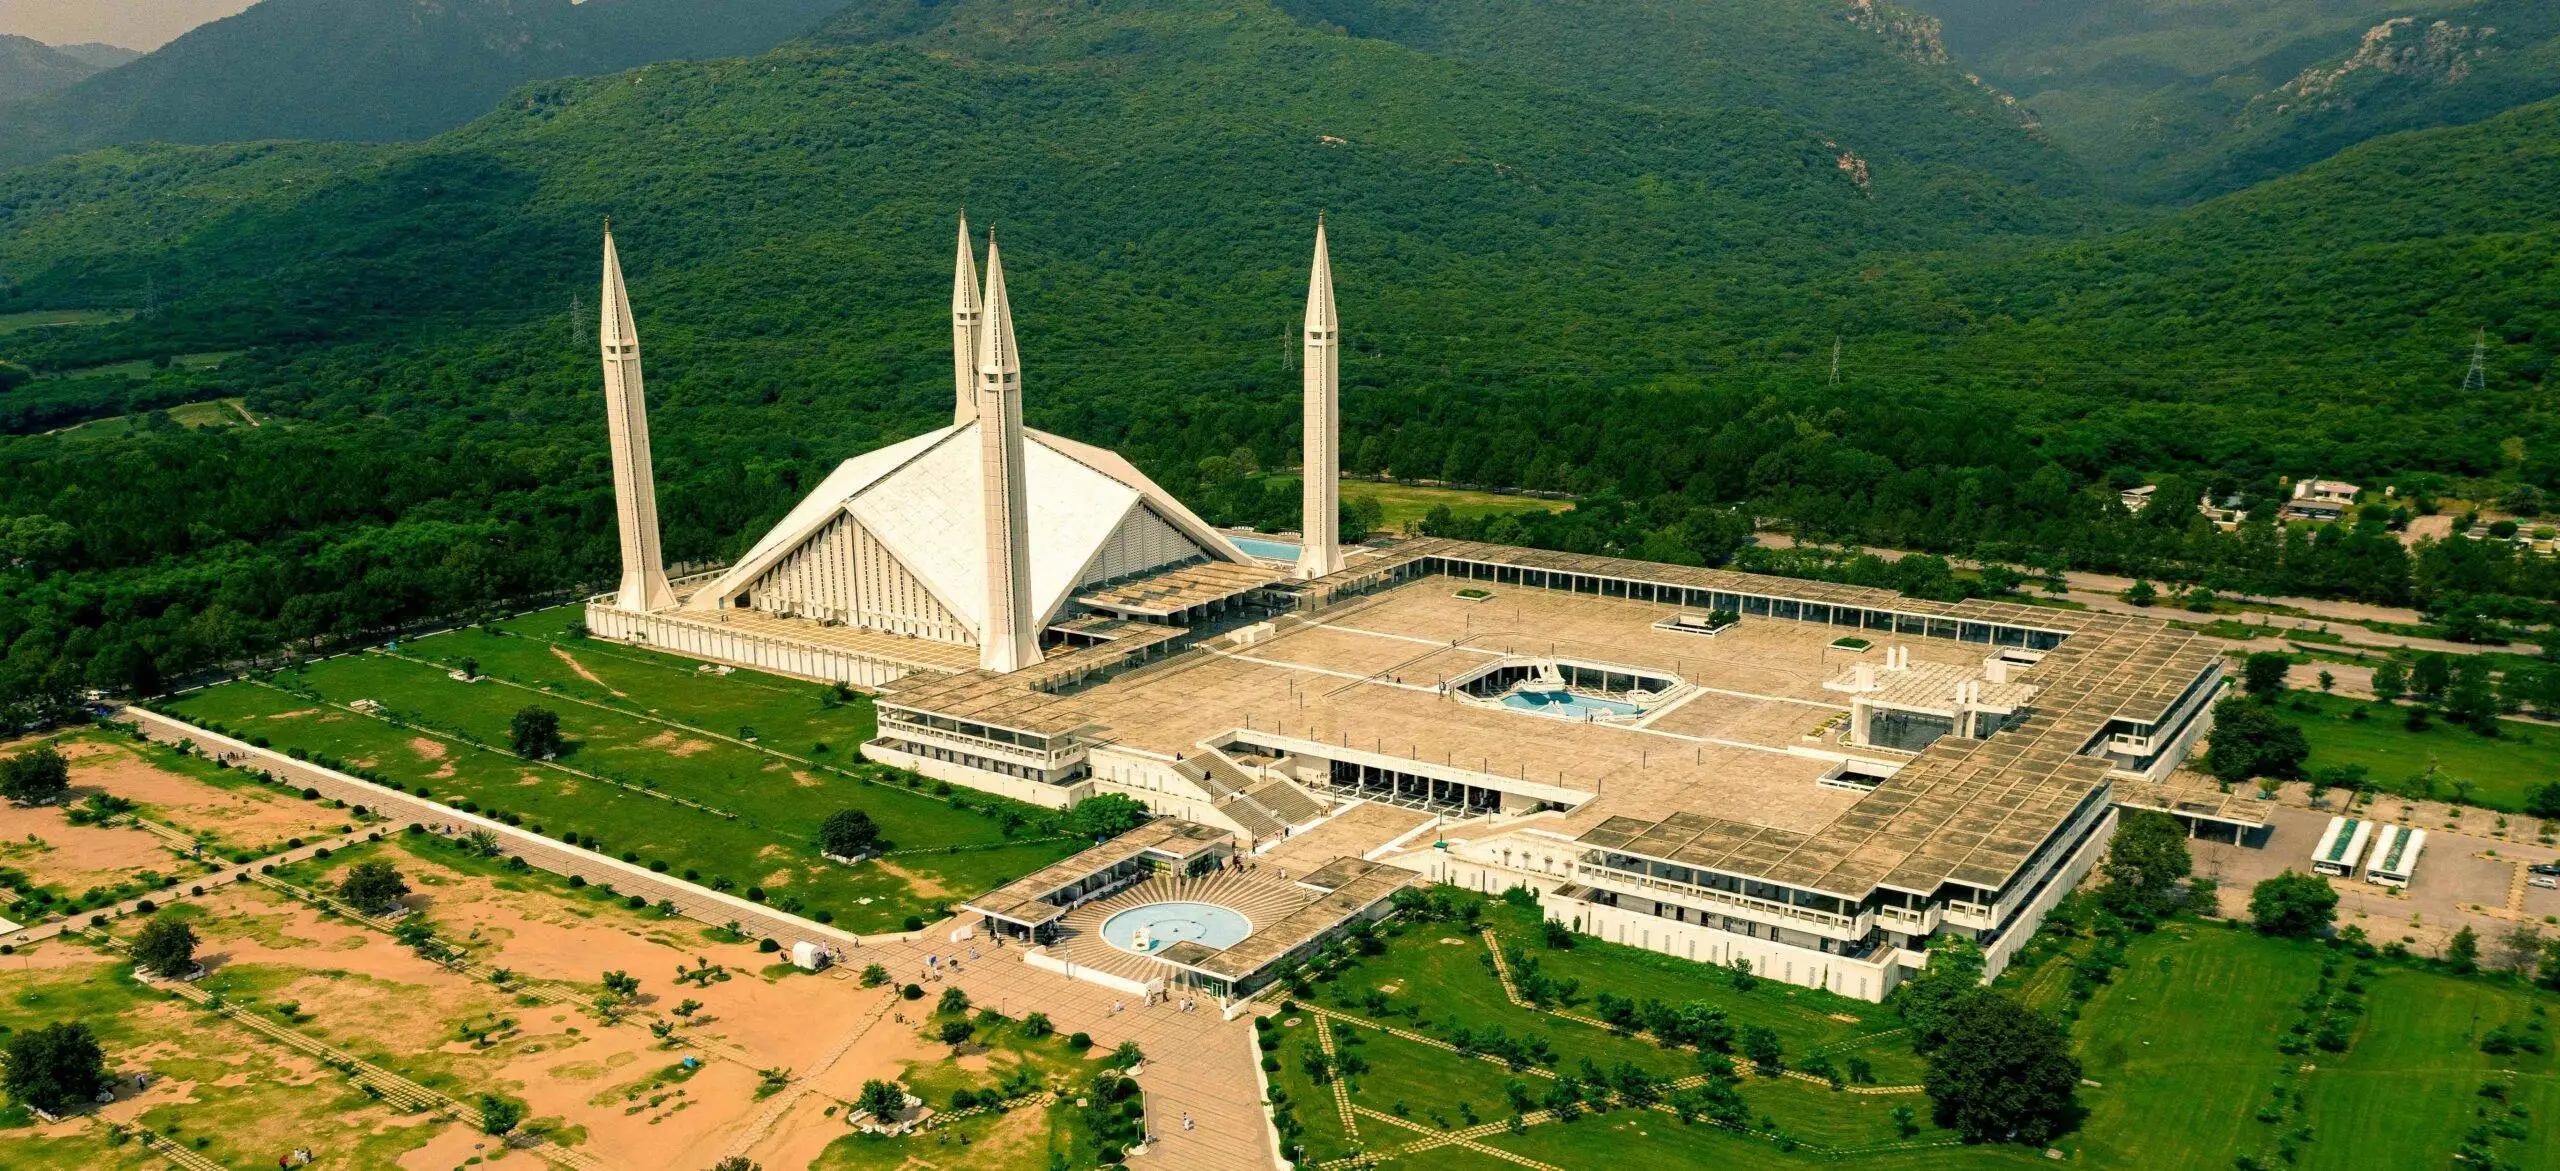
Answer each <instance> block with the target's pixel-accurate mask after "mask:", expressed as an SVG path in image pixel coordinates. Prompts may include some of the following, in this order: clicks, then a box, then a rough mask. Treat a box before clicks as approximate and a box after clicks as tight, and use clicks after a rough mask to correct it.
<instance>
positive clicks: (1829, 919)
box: [1573, 862, 1874, 934]
mask: <svg viewBox="0 0 2560 1171" xmlns="http://www.w3.org/2000/svg"><path fill="white" fill-rule="evenodd" d="M1573 870H1574V875H1575V876H1576V877H1578V878H1582V879H1585V880H1588V881H1594V882H1600V883H1612V882H1617V883H1628V884H1632V885H1636V886H1642V887H1649V888H1652V889H1655V890H1667V891H1670V892H1672V893H1673V894H1679V895H1686V896H1688V897H1691V898H1697V899H1704V900H1706V901H1708V902H1713V903H1720V904H1723V905H1726V906H1731V907H1738V908H1741V909H1745V910H1753V911H1759V912H1762V913H1764V914H1771V915H1783V916H1785V917H1787V918H1790V919H1802V920H1807V921H1810V922H1814V923H1821V924H1825V925H1828V926H1831V927H1836V928H1839V929H1841V930H1843V931H1848V932H1852V933H1857V934H1863V933H1864V928H1865V927H1871V926H1873V925H1874V924H1873V923H1865V924H1861V923H1860V922H1859V920H1860V919H1862V918H1865V916H1864V915H1842V914H1837V913H1835V912H1831V911H1816V910H1812V909H1809V908H1806V907H1799V906H1796V905H1795V904H1793V903H1781V902H1777V901H1775V900H1772V899H1762V898H1754V897H1752V896H1750V895H1746V894H1736V893H1733V892H1731V891H1722V890H1717V889H1715V888H1713V887H1705V886H1695V885H1692V884H1689V883H1686V882H1680V881H1676V880H1674V879H1669V878H1655V877H1654V876H1652V875H1649V874H1630V873H1628V872H1627V871H1624V870H1615V869H1611V868H1609V867H1606V866H1594V865H1592V864H1590V863H1588V862H1576V863H1574V867H1573Z"/></svg>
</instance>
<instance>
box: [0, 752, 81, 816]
mask: <svg viewBox="0 0 2560 1171" xmlns="http://www.w3.org/2000/svg"><path fill="white" fill-rule="evenodd" d="M70 791H71V762H70V761H68V760H65V759H63V756H62V753H61V752H60V751H58V750H56V749H55V748H54V746H53V745H51V744H38V745H36V746H35V747H33V748H30V749H28V750H26V751H25V752H21V753H18V754H16V755H14V756H11V757H8V758H7V759H5V760H0V797H6V798H8V799H9V800H11V801H14V802H16V803H18V804H20V805H41V804H45V803H47V802H51V801H59V800H61V799H62V795H63V794H64V793H67V792H70Z"/></svg>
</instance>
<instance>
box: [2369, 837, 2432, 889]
mask: <svg viewBox="0 0 2560 1171" xmlns="http://www.w3.org/2000/svg"><path fill="white" fill-rule="evenodd" d="M2426 848H2427V831H2425V830H2422V829H2419V828H2417V827H2415V826H2407V825H2386V826H2384V827H2382V833H2381V835H2380V836H2379V837H2376V838H2375V839H2374V843H2373V858H2372V860H2371V862H2370V863H2368V864H2367V865H2366V867H2365V871H2364V880H2365V881H2366V882H2370V883H2373V884H2375V885H2377V886H2400V887H2405V886H2407V885H2409V879H2410V878H2411V877H2412V876H2414V875H2415V874H2416V873H2417V870H2418V854H2419V852H2420V851H2422V850H2424V849H2426Z"/></svg>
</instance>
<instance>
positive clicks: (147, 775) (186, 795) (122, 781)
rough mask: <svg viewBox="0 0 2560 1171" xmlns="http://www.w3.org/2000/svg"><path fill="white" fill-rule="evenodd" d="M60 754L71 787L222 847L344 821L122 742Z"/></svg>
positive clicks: (79, 745)
mask: <svg viewBox="0 0 2560 1171" xmlns="http://www.w3.org/2000/svg"><path fill="white" fill-rule="evenodd" d="M63 755H65V756H68V757H70V758H71V785H72V788H73V789H74V790H82V791H85V790H91V789H98V790H104V791H105V792H107V793H110V794H113V795H115V796H118V797H122V798H125V799H126V800H128V801H134V802H138V803H140V804H141V805H142V806H143V812H144V813H145V814H147V815H148V816H150V817H152V818H153V819H155V820H159V821H165V822H168V823H169V824H171V825H174V826H177V827H178V828H180V829H183V830H187V831H189V832H197V831H210V832H211V833H212V834H213V835H214V837H215V840H216V842H217V843H219V844H220V845H221V846H223V847H225V848H235V849H236V848H245V847H252V846H263V845H268V844H272V843H276V842H281V841H284V840H285V839H287V838H297V837H298V838H316V837H323V836H326V835H328V834H330V833H332V832H335V830H336V828H337V827H338V826H339V825H341V824H344V823H345V820H346V819H345V817H344V815H340V816H339V817H338V818H337V820H334V821H333V820H329V819H328V814H329V811H328V810H325V809H322V808H320V807H319V806H317V805H313V804H312V803H310V802H307V801H301V800H297V799H295V798H291V797H287V796H284V795H282V794H278V793H272V792H268V791H266V790H263V789H253V788H246V787H243V788H236V789H233V788H224V787H223V786H220V785H215V784H209V783H207V782H205V781H203V780H200V779H198V778H195V777H191V776H188V775H186V774H185V773H181V772H174V771H171V770H169V769H166V768H162V767H160V766H159V765H157V764H154V763H153V762H152V761H151V760H150V759H149V758H148V757H146V756H144V755H142V754H141V753H140V752H139V751H137V750H135V749H132V748H129V747H126V746H124V745H121V744H100V743H96V742H94V741H89V742H75V743H72V744H70V745H67V746H65V748H64V752H63Z"/></svg>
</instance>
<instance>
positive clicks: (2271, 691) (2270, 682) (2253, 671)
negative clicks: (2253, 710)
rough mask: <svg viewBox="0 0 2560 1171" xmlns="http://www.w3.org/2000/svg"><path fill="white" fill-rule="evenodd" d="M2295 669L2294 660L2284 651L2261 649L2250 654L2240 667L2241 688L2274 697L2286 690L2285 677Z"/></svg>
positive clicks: (2253, 693)
mask: <svg viewBox="0 0 2560 1171" xmlns="http://www.w3.org/2000/svg"><path fill="white" fill-rule="evenodd" d="M2292 670H2293V660H2292V659H2289V658H2287V657H2285V654H2284V652H2282V651H2259V652H2257V653H2256V654H2253V655H2250V656H2249V658H2248V660H2247V662H2246V663H2245V664H2243V665H2242V666H2241V668H2240V688H2241V690H2243V691H2246V692H2248V693H2249V694H2251V695H2255V696H2260V697H2263V698H2266V699H2270V700H2272V699H2274V698H2275V696H2276V694H2277V693H2279V692H2281V691H2283V690H2284V677H2285V675H2286V674H2287V673H2288V672H2290V671H2292Z"/></svg>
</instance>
